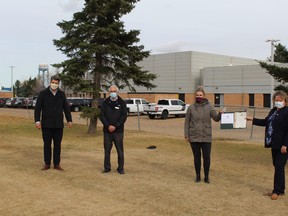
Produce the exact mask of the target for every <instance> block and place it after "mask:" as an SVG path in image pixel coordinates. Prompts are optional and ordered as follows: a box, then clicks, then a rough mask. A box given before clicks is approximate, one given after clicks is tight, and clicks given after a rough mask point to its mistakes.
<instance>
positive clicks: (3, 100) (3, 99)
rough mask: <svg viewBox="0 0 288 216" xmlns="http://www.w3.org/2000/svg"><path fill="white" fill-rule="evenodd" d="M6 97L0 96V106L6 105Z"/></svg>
mask: <svg viewBox="0 0 288 216" xmlns="http://www.w3.org/2000/svg"><path fill="white" fill-rule="evenodd" d="M7 99H8V98H0V107H6V100H7Z"/></svg>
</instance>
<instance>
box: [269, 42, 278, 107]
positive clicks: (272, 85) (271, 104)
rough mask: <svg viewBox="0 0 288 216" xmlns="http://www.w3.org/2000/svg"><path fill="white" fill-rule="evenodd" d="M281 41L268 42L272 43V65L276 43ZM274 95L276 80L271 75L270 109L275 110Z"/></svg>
mask: <svg viewBox="0 0 288 216" xmlns="http://www.w3.org/2000/svg"><path fill="white" fill-rule="evenodd" d="M278 41H280V40H275V39H268V40H266V42H270V43H271V63H274V50H275V43H276V42H278ZM273 93H274V78H273V76H272V75H271V96H270V98H271V103H270V108H273V98H272V97H273Z"/></svg>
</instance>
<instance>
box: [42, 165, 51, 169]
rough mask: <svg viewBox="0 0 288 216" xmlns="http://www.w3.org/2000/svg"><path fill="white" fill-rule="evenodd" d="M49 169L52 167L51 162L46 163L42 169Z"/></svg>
mask: <svg viewBox="0 0 288 216" xmlns="http://www.w3.org/2000/svg"><path fill="white" fill-rule="evenodd" d="M48 169H50V165H49V164H44V166H43V167H42V168H41V170H48Z"/></svg>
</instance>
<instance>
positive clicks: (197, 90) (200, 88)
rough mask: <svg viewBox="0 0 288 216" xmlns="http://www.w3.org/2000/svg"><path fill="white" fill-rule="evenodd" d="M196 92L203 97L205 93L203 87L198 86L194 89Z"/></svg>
mask: <svg viewBox="0 0 288 216" xmlns="http://www.w3.org/2000/svg"><path fill="white" fill-rule="evenodd" d="M197 92H202V93H203V95H205V91H204V88H203V86H198V87H197V89H196V93H197Z"/></svg>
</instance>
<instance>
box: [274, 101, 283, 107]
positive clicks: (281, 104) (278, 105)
mask: <svg viewBox="0 0 288 216" xmlns="http://www.w3.org/2000/svg"><path fill="white" fill-rule="evenodd" d="M275 107H276V108H278V109H281V108H283V107H284V101H275Z"/></svg>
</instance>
